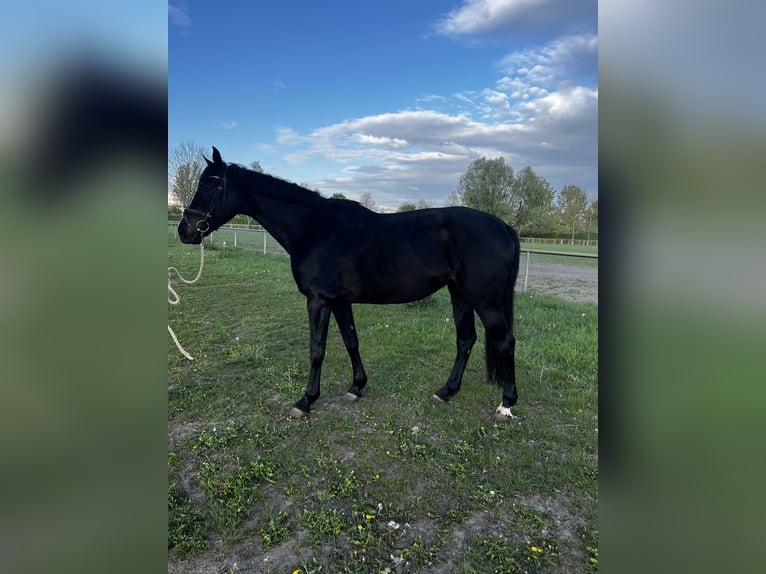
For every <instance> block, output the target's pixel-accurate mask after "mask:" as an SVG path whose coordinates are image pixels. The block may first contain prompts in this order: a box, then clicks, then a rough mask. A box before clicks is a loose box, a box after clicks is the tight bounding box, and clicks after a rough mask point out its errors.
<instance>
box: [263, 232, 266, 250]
mask: <svg viewBox="0 0 766 574" xmlns="http://www.w3.org/2000/svg"><path fill="white" fill-rule="evenodd" d="M263 254H264V255H266V230H265V229H264V230H263Z"/></svg>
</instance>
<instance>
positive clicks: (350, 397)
mask: <svg viewBox="0 0 766 574" xmlns="http://www.w3.org/2000/svg"><path fill="white" fill-rule="evenodd" d="M361 398H362V397H360V396H359V395H355V394H354V393H346V400H347V401H351V402H352V403H355V402H356V401H358V400H359V399H361Z"/></svg>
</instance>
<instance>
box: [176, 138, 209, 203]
mask: <svg viewBox="0 0 766 574" xmlns="http://www.w3.org/2000/svg"><path fill="white" fill-rule="evenodd" d="M202 153H203V149H202V146H200V145H197V144H195V143H194V142H193V141H191V140H186V141H183V142H180V143H179V144H177V145H175V146H174V147H172V148H170V149H169V150H168V182H172V188H171V193H172V194H173V196H174V197H175V199H176V200H177V201H178V203H180V204H181V205H182V206H184V207H187V206H188V205H189V204H190V203H191V200H192V199H193V198H194V194H195V193H196V192H197V184H198V183H199V176H200V174H202Z"/></svg>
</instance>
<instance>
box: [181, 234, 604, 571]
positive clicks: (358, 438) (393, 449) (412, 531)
mask: <svg viewBox="0 0 766 574" xmlns="http://www.w3.org/2000/svg"><path fill="white" fill-rule="evenodd" d="M259 237H260V236H259ZM261 242H262V239H261ZM168 257H169V264H170V265H174V266H176V267H178V268H180V269H182V271H185V272H186V274H187V275H189V276H193V275H194V273H195V272H196V269H197V265H198V263H199V249H198V248H197V247H195V246H186V245H182V244H180V242H178V240H177V239H175V238H174V237H173V236H172V235H171V234H170V233H169V242H168ZM175 285H176V286H177V287H178V290H179V292H180V295H181V303H180V305H178V306H172V307H169V312H168V316H169V322H170V325H171V326H172V327H173V328H174V330H175V331H176V333H177V334H178V336H179V338H180V340H181V342H182V344H183V345H184V347H185V348H186V350H187V351H188V352H189V353H190V354H191V355H192V356H194V357H195V360H194V361H188V360H187V359H185V358H184V357H183V356H182V355H181V354H180V353H179V352H178V351H177V350H176V349H175V346H174V345H173V344H172V342H171V341H170V340H168V569H169V571H170V572H259V573H262V572H273V573H277V572H288V573H292V572H295V571H298V572H304V573H309V572H323V573H336V572H360V573H361V572H375V573H377V572H444V573H447V572H458V573H469V572H470V573H474V572H475V573H485V572H504V573H507V572H557V571H562V572H588V571H596V570H597V568H598V550H597V548H598V531H597V498H598V489H597V474H598V470H597V469H598V464H597V463H598V430H597V429H598V417H597V415H598V409H597V407H598V394H597V383H598V381H597V346H598V328H597V309H598V308H597V306H595V305H591V304H576V303H567V302H564V301H562V300H559V299H553V298H546V297H542V296H539V295H535V294H525V295H518V296H517V300H516V337H517V341H518V342H517V372H518V375H517V377H518V386H519V395H520V398H519V403H518V405H517V406H516V407H515V409H514V413H515V414H517V415H519V416H520V417H521V420H520V421H513V422H509V423H505V424H497V423H494V422H493V420H492V419H491V414H492V412H493V410H494V407H495V406H496V405H497V404H499V402H500V398H501V392H500V389H498V388H496V387H491V386H489V385H488V384H486V383H485V381H484V374H483V371H484V365H483V352H480V349H483V333H480V338H479V341H478V343H477V347H476V352H475V353H474V356H473V358H472V359H471V361H470V362H469V364H468V368H467V370H466V374H465V377H464V380H463V386H462V390H461V392H460V393H459V394H458V395H457V396H455V397H454V398H453V399H452V400H451V401H450V403H449V404H446V405H433V404H431V402H430V400H429V399H430V396H431V394H432V393H433V391H434V390H436V389H437V388H438V387H440V386H441V385H442V384H443V383H444V381H445V380H446V378H447V376H448V374H449V371H450V369H451V366H452V361H453V355H454V345H455V340H454V328H453V325H452V317H451V307H450V304H449V297H448V294H447V293H446V291H440V292H438V293H436V294H435V295H433V296H432V297H430V298H428V299H426V300H425V301H423V302H419V303H415V304H409V305H391V306H375V305H367V306H356V307H355V317H356V325H357V330H358V332H359V339H360V350H361V353H362V358H363V360H364V362H365V367H366V370H367V374H368V376H369V380H370V382H369V384H368V385H367V387H366V388H365V396H364V398H363V399H362V400H361V401H359V402H358V403H348V402H346V401H344V400H343V395H344V394H345V391H346V389H347V387H348V386H349V385H350V382H351V368H350V361H349V360H348V356H347V354H346V351H345V349H344V347H343V343H342V341H341V339H340V335H339V333H338V331H337V327H336V326H335V325H334V324H331V327H330V333H329V336H328V344H327V355H326V358H325V363H324V367H323V371H322V382H323V384H322V397H321V398H320V399H319V401H318V402H317V403H315V405H314V408H313V410H312V413H311V415H310V416H308V417H305V418H304V419H301V420H292V419H290V418H289V417H288V416H287V413H288V410H289V408H290V407H291V406H292V403H293V402H294V401H295V400H297V399H298V398H300V396H301V395H302V394H303V392H304V390H305V383H306V376H307V374H308V321H307V316H306V309H305V299H304V298H303V297H302V296H301V295H300V294H299V293H298V291H297V289H296V287H295V284H294V283H293V280H292V276H291V274H290V268H289V259H288V258H287V257H284V256H278V255H266V256H264V255H261V254H258V253H255V252H253V251H248V250H245V249H241V248H238V249H234V248H233V247H231V245H230V244H229V243H228V242H227V247H225V248H224V247H223V246H222V244H221V243H218V242H216V245H214V246H213V247H212V248H206V263H205V271H204V273H203V276H202V278H201V279H200V281H199V282H198V283H197V284H195V285H193V286H183V285H178V284H177V283H176V284H175ZM480 331H481V329H480Z"/></svg>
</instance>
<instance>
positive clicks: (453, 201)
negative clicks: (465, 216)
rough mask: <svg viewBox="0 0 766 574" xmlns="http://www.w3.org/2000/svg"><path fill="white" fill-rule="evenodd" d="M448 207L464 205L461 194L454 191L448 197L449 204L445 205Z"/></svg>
mask: <svg viewBox="0 0 766 574" xmlns="http://www.w3.org/2000/svg"><path fill="white" fill-rule="evenodd" d="M445 205H446V206H447V207H455V206H458V205H462V202H461V201H460V194H459V193H458V192H457V191H453V192H452V193H450V194H449V195H448V196H447V202H446V203H445Z"/></svg>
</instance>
